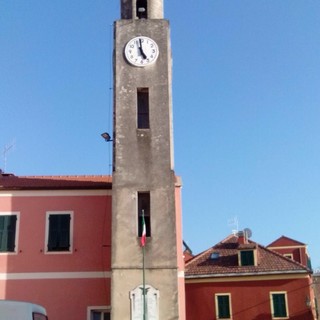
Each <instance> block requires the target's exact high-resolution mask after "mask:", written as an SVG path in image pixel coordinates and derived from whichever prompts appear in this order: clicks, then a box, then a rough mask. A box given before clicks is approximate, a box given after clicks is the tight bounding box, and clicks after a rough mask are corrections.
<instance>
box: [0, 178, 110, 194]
mask: <svg viewBox="0 0 320 320" xmlns="http://www.w3.org/2000/svg"><path fill="white" fill-rule="evenodd" d="M111 186H112V177H111V176H107V175H100V176H98V175H91V176H90V175H83V176H82V175H80V176H15V175H13V174H0V191H1V190H52V189H55V190H56V189H111Z"/></svg>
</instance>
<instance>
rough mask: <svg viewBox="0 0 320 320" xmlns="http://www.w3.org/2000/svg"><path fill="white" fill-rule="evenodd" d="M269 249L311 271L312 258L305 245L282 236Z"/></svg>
mask: <svg viewBox="0 0 320 320" xmlns="http://www.w3.org/2000/svg"><path fill="white" fill-rule="evenodd" d="M267 248H268V249H271V250H273V251H276V252H278V253H280V254H282V255H283V256H285V257H287V258H290V259H292V260H294V261H297V262H299V263H301V264H303V265H304V266H305V267H308V268H309V269H311V263H310V257H309V255H308V252H307V245H306V244H305V243H302V242H299V241H297V240H293V239H290V238H288V237H286V236H281V237H280V238H279V239H277V240H275V241H273V242H272V243H270V244H269V245H268V246H267Z"/></svg>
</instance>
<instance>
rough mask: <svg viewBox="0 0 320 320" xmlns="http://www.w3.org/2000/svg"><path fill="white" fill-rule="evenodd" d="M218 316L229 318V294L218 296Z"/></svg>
mask: <svg viewBox="0 0 320 320" xmlns="http://www.w3.org/2000/svg"><path fill="white" fill-rule="evenodd" d="M218 308H219V318H221V319H225V318H230V305H229V296H218Z"/></svg>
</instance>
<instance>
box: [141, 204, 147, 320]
mask: <svg viewBox="0 0 320 320" xmlns="http://www.w3.org/2000/svg"><path fill="white" fill-rule="evenodd" d="M145 238H146V222H145V220H144V210H142V237H141V240H142V241H141V245H142V284H143V289H142V294H143V320H146V274H145V244H146V241H145Z"/></svg>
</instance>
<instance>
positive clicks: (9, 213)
mask: <svg viewBox="0 0 320 320" xmlns="http://www.w3.org/2000/svg"><path fill="white" fill-rule="evenodd" d="M0 216H16V217H17V222H16V234H15V239H14V251H7V252H0V255H1V256H2V255H15V254H18V252H19V248H18V244H19V229H20V227H19V226H20V212H19V211H0Z"/></svg>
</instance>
